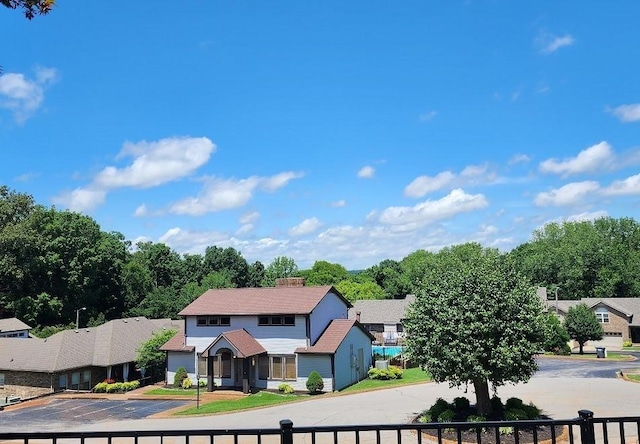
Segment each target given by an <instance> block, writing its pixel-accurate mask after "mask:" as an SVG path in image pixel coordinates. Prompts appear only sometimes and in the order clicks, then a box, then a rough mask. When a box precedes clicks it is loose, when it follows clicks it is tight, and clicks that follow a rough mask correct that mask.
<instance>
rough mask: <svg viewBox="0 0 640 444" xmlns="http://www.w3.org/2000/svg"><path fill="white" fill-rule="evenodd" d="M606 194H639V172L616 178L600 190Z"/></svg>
mask: <svg viewBox="0 0 640 444" xmlns="http://www.w3.org/2000/svg"><path fill="white" fill-rule="evenodd" d="M602 193H603V194H605V195H607V196H625V195H638V194H640V174H636V175H635V176H631V177H627V178H626V179H624V180H616V181H614V182H612V183H611V185H609V186H608V187H606V188H605V189H603V190H602Z"/></svg>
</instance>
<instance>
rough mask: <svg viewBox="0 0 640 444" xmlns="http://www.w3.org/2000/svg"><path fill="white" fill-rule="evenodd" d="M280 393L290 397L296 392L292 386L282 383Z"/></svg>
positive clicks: (279, 387) (279, 388)
mask: <svg viewBox="0 0 640 444" xmlns="http://www.w3.org/2000/svg"><path fill="white" fill-rule="evenodd" d="M278 391H279V392H282V393H284V394H285V395H289V394H291V393H293V392H294V391H295V390H294V389H293V387H292V386H291V384H287V383H282V384H280V385H279V386H278Z"/></svg>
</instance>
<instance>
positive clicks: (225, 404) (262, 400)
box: [175, 392, 307, 415]
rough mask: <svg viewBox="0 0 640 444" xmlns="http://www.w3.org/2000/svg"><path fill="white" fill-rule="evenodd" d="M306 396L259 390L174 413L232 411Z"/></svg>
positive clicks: (194, 413) (191, 413) (190, 413)
mask: <svg viewBox="0 0 640 444" xmlns="http://www.w3.org/2000/svg"><path fill="white" fill-rule="evenodd" d="M306 397H307V396H301V395H283V394H279V393H271V392H259V393H254V394H253V395H249V396H245V397H244V398H240V399H234V400H228V401H224V400H223V401H214V402H209V403H206V404H202V405H201V406H200V408H199V409H196V408H195V406H194V407H190V408H188V409H185V410H181V411H179V412H176V413H175V415H200V414H204V413H221V412H233V411H236V410H246V409H253V408H256V407H265V406H269V405H274V404H282V403H285V402H292V401H296V400H298V399H301V398H306Z"/></svg>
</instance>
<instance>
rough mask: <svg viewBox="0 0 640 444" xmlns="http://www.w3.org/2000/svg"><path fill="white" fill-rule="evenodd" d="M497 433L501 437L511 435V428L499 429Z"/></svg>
mask: <svg viewBox="0 0 640 444" xmlns="http://www.w3.org/2000/svg"><path fill="white" fill-rule="evenodd" d="M498 431H499V432H500V434H501V435H511V434H513V427H499V428H498Z"/></svg>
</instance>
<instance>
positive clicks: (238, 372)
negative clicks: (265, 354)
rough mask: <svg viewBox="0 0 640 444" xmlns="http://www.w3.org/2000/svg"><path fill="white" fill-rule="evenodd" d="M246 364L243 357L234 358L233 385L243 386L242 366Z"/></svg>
mask: <svg viewBox="0 0 640 444" xmlns="http://www.w3.org/2000/svg"><path fill="white" fill-rule="evenodd" d="M243 364H244V359H243V358H237V359H234V360H233V365H234V366H235V369H234V379H233V385H235V386H236V387H242V366H243Z"/></svg>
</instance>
